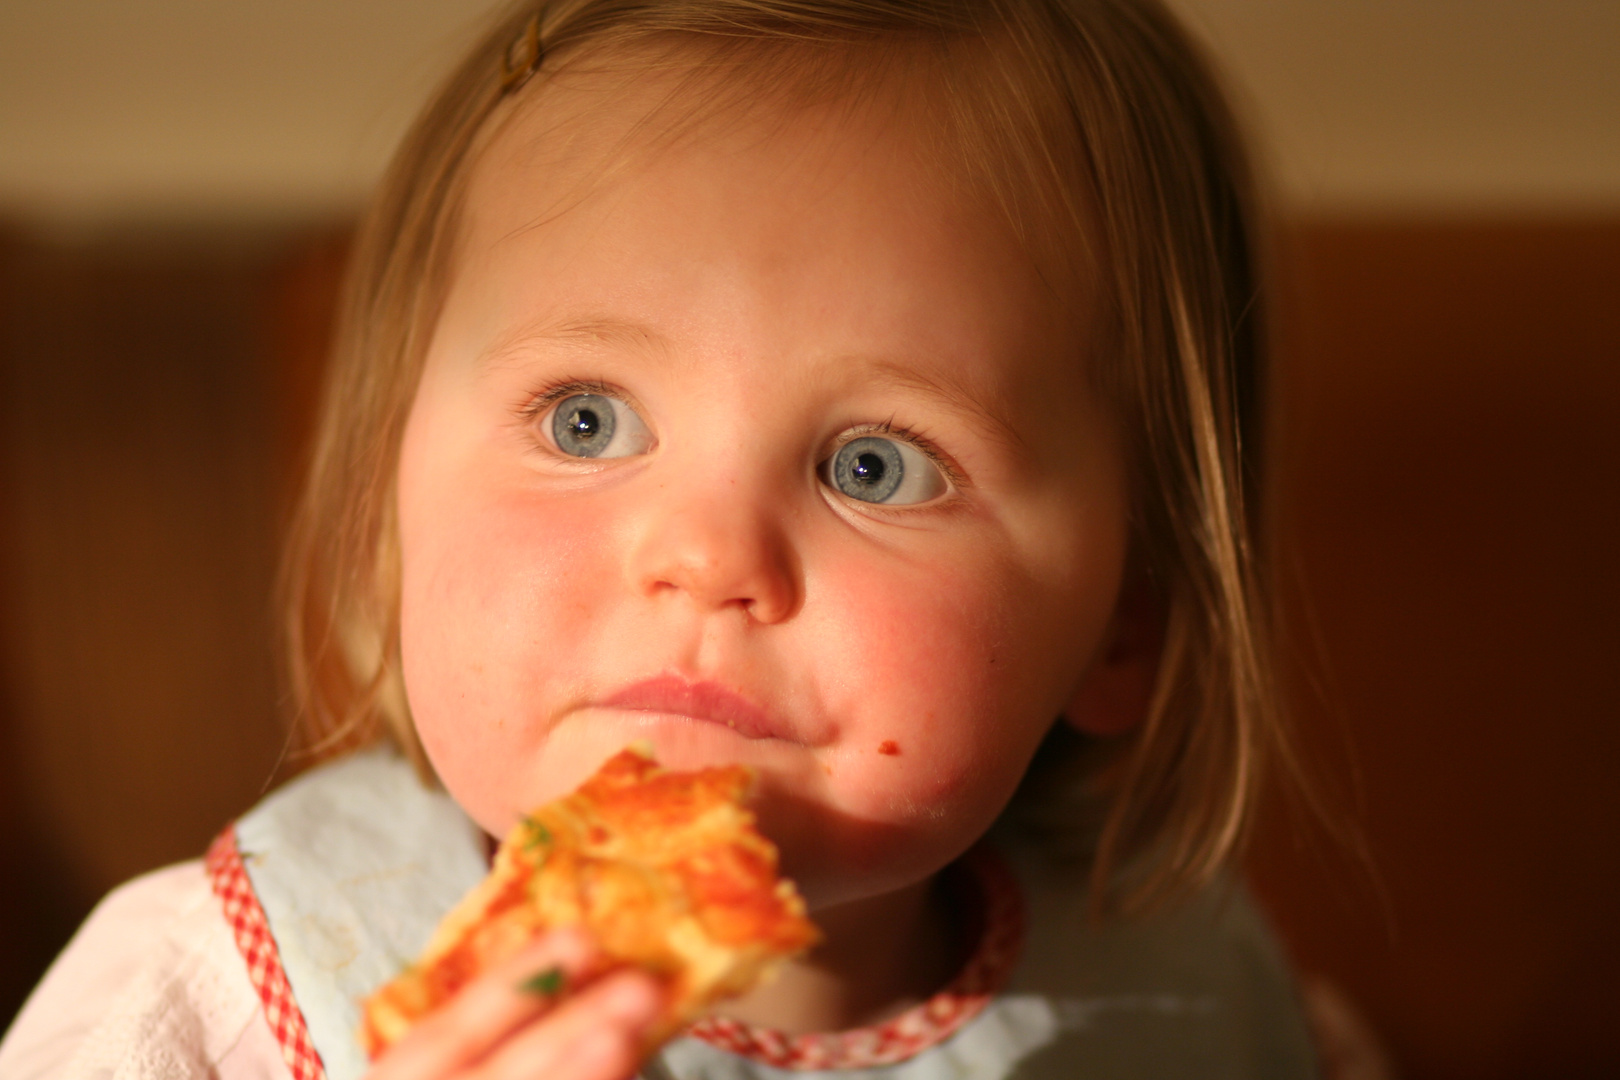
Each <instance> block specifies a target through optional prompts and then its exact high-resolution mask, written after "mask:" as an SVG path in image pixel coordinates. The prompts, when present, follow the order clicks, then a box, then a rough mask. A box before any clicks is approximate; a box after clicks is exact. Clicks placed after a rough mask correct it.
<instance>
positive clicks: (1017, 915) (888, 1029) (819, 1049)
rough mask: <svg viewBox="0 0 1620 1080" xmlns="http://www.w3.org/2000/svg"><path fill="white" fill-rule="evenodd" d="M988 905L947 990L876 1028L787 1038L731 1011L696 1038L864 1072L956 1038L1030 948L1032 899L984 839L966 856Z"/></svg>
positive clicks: (764, 1055) (799, 1063) (807, 1064)
mask: <svg viewBox="0 0 1620 1080" xmlns="http://www.w3.org/2000/svg"><path fill="white" fill-rule="evenodd" d="M962 862H963V865H964V866H965V868H966V869H967V870H969V871H970V872H971V873H972V876H973V880H974V883H975V884H976V885H977V886H978V888H979V892H980V899H981V902H982V904H983V915H982V918H983V924H984V928H983V932H982V934H981V935H980V938H979V944H978V946H977V947H976V948H975V949H974V950H973V955H972V956H970V957H969V958H968V961H967V963H966V964H965V965H963V967H962V970H961V971H960V972H959V973H958V974H957V976H956V978H954V979H952V980H951V981H950V982H949V983H947V984H946V986H945V989H943V990H941V991H940V992H939V993H937V994H935V995H934V996H933V997H931V998H929V999H928V1000H927V1001H925V1002H923V1003H922V1004H921V1005H917V1006H915V1007H913V1008H911V1009H908V1010H906V1011H905V1012H903V1013H901V1014H900V1015H899V1016H896V1017H895V1018H894V1019H892V1020H888V1021H885V1022H884V1023H882V1024H877V1025H875V1026H873V1027H865V1028H854V1029H852V1030H849V1031H837V1032H829V1033H827V1034H814V1035H785V1034H783V1033H782V1032H780V1031H772V1030H770V1029H769V1028H756V1027H750V1026H749V1025H747V1024H743V1023H739V1022H737V1021H736V1020H728V1019H726V1018H725V1017H723V1016H712V1017H707V1018H705V1019H703V1020H699V1021H698V1022H697V1023H695V1024H693V1025H692V1026H691V1027H689V1028H688V1029H687V1031H686V1033H687V1034H688V1035H692V1036H694V1037H696V1038H699V1039H702V1040H703V1041H704V1042H706V1043H708V1044H709V1045H711V1046H717V1047H719V1048H720V1049H722V1050H729V1051H731V1052H732V1053H733V1054H739V1055H741V1056H743V1057H746V1058H749V1059H750V1060H753V1061H758V1062H762V1063H763V1064H766V1065H774V1066H776V1067H777V1068H779V1069H799V1070H806V1071H808V1070H811V1069H861V1068H870V1067H872V1066H876V1065H894V1064H897V1063H898V1062H902V1061H905V1060H907V1059H909V1058H912V1057H915V1056H916V1055H917V1054H919V1053H921V1052H922V1051H924V1050H926V1049H928V1048H929V1047H930V1046H936V1045H938V1044H939V1043H942V1042H944V1041H945V1040H946V1039H948V1038H950V1037H951V1036H952V1035H954V1034H955V1033H956V1032H957V1031H958V1030H960V1029H961V1027H962V1025H964V1024H966V1023H967V1022H968V1021H969V1020H972V1019H973V1018H974V1017H975V1016H977V1015H979V1013H980V1012H982V1011H983V1009H984V1007H985V1006H986V1005H988V1004H989V1003H990V999H991V998H993V997H995V995H996V994H998V993H1000V992H1001V989H1002V987H1004V986H1006V985H1007V980H1008V979H1009V978H1010V977H1011V976H1012V970H1013V967H1014V966H1015V965H1016V964H1017V963H1018V957H1019V954H1020V953H1021V952H1022V951H1023V947H1024V897H1023V894H1022V892H1021V891H1020V890H1019V888H1018V881H1017V879H1016V878H1014V877H1013V874H1012V871H1011V870H1010V869H1009V868H1008V867H1007V864H1006V863H1005V862H1003V861H1002V859H1001V857H1000V856H999V855H997V854H996V853H995V852H994V851H992V850H991V849H990V848H989V847H988V846H987V845H984V844H980V845H979V846H978V847H976V848H974V849H973V850H972V851H970V852H968V854H967V855H966V856H964V857H963V860H962Z"/></svg>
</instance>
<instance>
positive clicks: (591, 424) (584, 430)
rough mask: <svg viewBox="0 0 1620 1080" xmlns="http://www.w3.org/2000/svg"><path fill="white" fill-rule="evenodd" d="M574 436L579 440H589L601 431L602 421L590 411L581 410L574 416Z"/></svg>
mask: <svg viewBox="0 0 1620 1080" xmlns="http://www.w3.org/2000/svg"><path fill="white" fill-rule="evenodd" d="M573 428H574V434H575V435H577V436H579V437H580V438H581V439H589V438H591V437H592V436H593V435H595V434H596V433H597V432H598V431H600V430H602V421H601V418H599V417H598V416H597V415H596V413H594V412H592V411H591V410H590V409H581V410H579V412H577V413H575V414H574V423H573Z"/></svg>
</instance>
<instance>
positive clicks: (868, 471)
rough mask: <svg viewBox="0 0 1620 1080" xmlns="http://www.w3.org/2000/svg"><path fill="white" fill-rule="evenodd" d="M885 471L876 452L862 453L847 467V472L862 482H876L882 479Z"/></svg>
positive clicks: (881, 460)
mask: <svg viewBox="0 0 1620 1080" xmlns="http://www.w3.org/2000/svg"><path fill="white" fill-rule="evenodd" d="M885 471H887V470H886V467H885V466H884V464H883V459H882V458H880V457H878V456H877V455H876V454H862V455H860V456H859V457H857V458H856V459H855V463H854V464H853V465H851V466H850V467H849V473H850V475H851V476H853V477H854V478H855V479H856V480H859V481H860V482H861V483H863V484H876V483H879V482H881V481H882V479H883V474H884V472H885Z"/></svg>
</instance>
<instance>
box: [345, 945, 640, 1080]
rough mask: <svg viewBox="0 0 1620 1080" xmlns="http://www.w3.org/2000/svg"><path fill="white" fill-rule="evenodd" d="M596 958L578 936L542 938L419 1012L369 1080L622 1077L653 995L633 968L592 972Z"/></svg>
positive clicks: (633, 1060) (635, 1057)
mask: <svg viewBox="0 0 1620 1080" xmlns="http://www.w3.org/2000/svg"><path fill="white" fill-rule="evenodd" d="M598 960H599V958H598V956H597V954H596V952H595V949H594V948H593V947H592V945H591V943H590V942H589V941H588V940H587V939H586V938H585V937H584V936H583V935H580V934H577V933H571V932H566V931H560V932H557V933H552V934H548V935H546V936H545V937H543V938H541V939H540V940H539V941H537V942H535V943H534V944H533V945H531V946H530V947H528V948H527V949H525V950H523V951H522V952H521V953H519V954H517V955H516V956H514V957H512V959H510V960H509V961H507V962H505V963H504V964H501V965H500V966H499V967H496V968H494V969H493V970H491V971H489V972H488V973H486V974H485V975H483V976H482V977H481V978H479V979H477V980H476V981H474V982H472V983H469V984H468V985H467V986H466V987H465V988H464V989H463V990H462V991H461V992H460V993H458V994H457V995H456V996H455V997H454V998H452V999H451V1000H450V1002H449V1003H448V1004H447V1005H445V1006H444V1008H442V1009H440V1010H439V1011H437V1012H435V1013H433V1014H431V1015H430V1016H427V1017H425V1018H424V1019H423V1020H422V1021H421V1023H419V1024H417V1025H416V1026H415V1027H414V1028H412V1029H411V1031H410V1033H409V1034H407V1035H406V1036H405V1037H404V1038H402V1039H401V1040H400V1041H399V1042H397V1043H395V1044H394V1045H393V1046H391V1047H390V1048H389V1049H388V1051H387V1052H386V1053H384V1054H383V1055H382V1057H380V1058H379V1059H378V1060H377V1062H376V1064H375V1065H373V1067H372V1070H371V1072H370V1074H369V1078H370V1080H451V1078H466V1080H475V1078H476V1080H504V1078H507V1077H511V1078H513V1080H517V1078H522V1080H535V1078H537V1077H545V1078H547V1080H625V1078H626V1077H629V1076H631V1075H633V1074H634V1072H635V1070H636V1066H637V1065H638V1064H639V1063H640V1058H641V1051H642V1035H643V1033H644V1032H645V1031H646V1030H647V1028H648V1026H649V1025H650V1024H651V1023H652V1022H653V1020H654V1019H655V1018H656V1017H657V1016H658V1013H659V1010H660V1009H661V1008H662V1006H663V997H662V992H661V991H660V989H659V987H658V984H657V983H656V982H655V981H654V980H653V979H652V978H651V977H650V976H648V975H647V974H645V973H644V972H640V971H635V970H625V969H620V970H618V971H614V972H612V973H610V974H606V975H601V976H597V975H596V974H595V969H596V967H597V964H598ZM565 991H566V996H564V994H565Z"/></svg>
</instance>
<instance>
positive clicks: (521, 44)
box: [501, 15, 544, 94]
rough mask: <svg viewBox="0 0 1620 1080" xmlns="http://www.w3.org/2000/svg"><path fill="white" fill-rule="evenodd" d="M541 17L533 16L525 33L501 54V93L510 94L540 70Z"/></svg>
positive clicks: (541, 54) (524, 28)
mask: <svg viewBox="0 0 1620 1080" xmlns="http://www.w3.org/2000/svg"><path fill="white" fill-rule="evenodd" d="M543 55H544V54H543V53H542V52H541V51H540V16H539V15H531V16H529V21H528V22H527V23H526V24H525V25H524V27H523V33H522V34H520V35H519V36H518V38H517V40H515V41H513V42H512V43H511V44H510V45H508V46H507V47H506V51H505V52H503V53H501V93H503V94H509V93H511V92H512V91H513V90H516V89H517V88H518V87H520V86H522V85H523V84H524V83H526V82H528V81H529V77H530V76H531V75H533V74H534V73H535V72H536V71H539V70H540V58H541V57H542V56H543Z"/></svg>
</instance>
